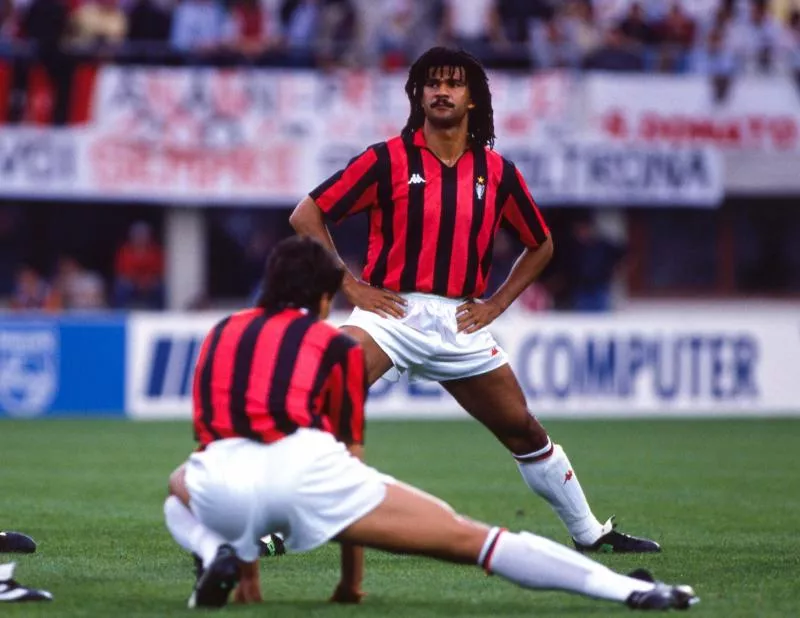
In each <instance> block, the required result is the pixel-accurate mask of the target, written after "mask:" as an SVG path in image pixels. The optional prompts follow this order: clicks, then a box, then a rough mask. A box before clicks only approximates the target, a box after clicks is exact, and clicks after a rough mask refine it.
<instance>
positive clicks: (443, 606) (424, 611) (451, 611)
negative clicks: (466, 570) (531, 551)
mask: <svg viewBox="0 0 800 618" xmlns="http://www.w3.org/2000/svg"><path fill="white" fill-rule="evenodd" d="M230 607H236V606H235V605H231V606H230ZM249 607H253V606H249ZM263 607H264V609H265V610H268V611H270V613H273V612H274V614H275V615H278V616H281V615H284V612H286V613H287V614H293V613H294V612H298V613H302V614H304V615H305V614H310V615H318V614H323V613H328V612H331V613H334V614H338V613H339V612H341V610H342V608H343V606H341V605H336V604H334V603H328V602H325V601H311V600H301V601H287V600H276V601H265V603H264V605H263ZM398 608H403V611H402V612H399V613H398ZM614 609H618V607H616V606H615V604H614V603H604V602H602V601H597V602H596V604H593V602H592V601H588V600H585V599H579V598H578V597H574V596H571V595H570V596H564V597H561V598H537V597H536V594H535V593H534V594H532V595H531V597H530V599H528V600H527V601H524V600H515V601H510V602H505V603H504V602H502V601H501V602H498V601H497V600H496V599H486V600H485V601H470V600H467V599H464V600H459V599H453V598H451V597H448V598H446V599H441V600H431V599H408V598H398V597H391V596H381V595H377V594H375V595H373V594H370V595H369V598H368V599H365V600H364V603H363V604H362V605H361V606H359V608H358V609H356V610H355V611H357V612H358V613H361V612H362V611H363V613H364V614H367V615H375V614H377V615H385V616H400V615H404V616H420V615H431V616H449V617H454V616H481V617H487V616H530V615H531V613H532V612H533V613H535V615H537V616H587V615H591V614H601V613H607V612H608V611H609V610H614ZM281 610H283V611H281ZM326 610H327V611H326Z"/></svg>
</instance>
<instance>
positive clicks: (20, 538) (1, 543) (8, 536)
mask: <svg viewBox="0 0 800 618" xmlns="http://www.w3.org/2000/svg"><path fill="white" fill-rule="evenodd" d="M35 551H36V542H35V541H34V540H33V539H32V538H31V537H29V536H28V535H27V534H22V533H21V532H11V531H7V532H0V553H14V554H32V553H33V552H35Z"/></svg>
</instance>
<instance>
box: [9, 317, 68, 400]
mask: <svg viewBox="0 0 800 618" xmlns="http://www.w3.org/2000/svg"><path fill="white" fill-rule="evenodd" d="M58 339H59V338H58V332H57V331H56V330H55V329H53V328H47V327H36V328H8V329H5V328H4V329H2V330H0V408H3V409H5V411H6V412H8V413H9V414H13V415H14V416H34V415H36V414H40V413H42V412H44V411H45V410H46V409H47V408H48V407H50V405H52V403H53V400H54V399H55V397H56V394H57V393H58V381H59V380H58V365H59V363H58V356H59V343H58Z"/></svg>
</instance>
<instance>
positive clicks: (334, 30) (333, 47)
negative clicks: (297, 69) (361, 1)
mask: <svg viewBox="0 0 800 618" xmlns="http://www.w3.org/2000/svg"><path fill="white" fill-rule="evenodd" d="M355 33H356V15H355V11H354V10H353V6H352V4H350V0H324V1H323V2H322V9H321V11H320V22H319V33H318V37H319V46H318V51H317V62H318V63H320V64H321V65H322V66H327V65H330V64H332V63H349V64H352V63H353V61H354V58H353V56H352V51H353V40H354V38H355Z"/></svg>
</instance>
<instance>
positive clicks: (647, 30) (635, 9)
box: [619, 2, 658, 69]
mask: <svg viewBox="0 0 800 618" xmlns="http://www.w3.org/2000/svg"><path fill="white" fill-rule="evenodd" d="M619 31H620V32H621V33H622V35H623V36H624V37H625V44H626V45H628V46H631V47H632V49H631V51H632V52H633V53H635V54H637V55H638V56H639V57H640V58H641V59H642V61H643V62H644V65H645V66H644V67H643V68H644V69H649V68H651V67H652V66H653V64H654V63H653V62H651V57H652V54H653V46H654V45H655V44H656V43H657V42H658V36H657V33H656V29H655V28H654V27H653V26H652V25H651V24H650V23H649V21H648V20H647V17H646V15H645V12H644V7H642V3H641V2H633V3H632V4H631V5H630V8H629V9H628V12H627V14H626V15H625V17H624V18H623V19H622V21H621V22H620V23H619Z"/></svg>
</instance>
